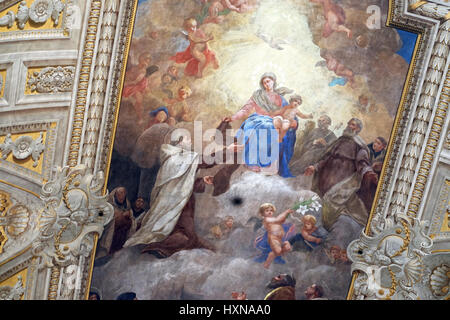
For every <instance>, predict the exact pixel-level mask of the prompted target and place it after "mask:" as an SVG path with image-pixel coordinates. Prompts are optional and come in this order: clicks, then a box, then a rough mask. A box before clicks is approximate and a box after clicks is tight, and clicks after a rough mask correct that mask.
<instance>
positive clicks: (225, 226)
mask: <svg viewBox="0 0 450 320" xmlns="http://www.w3.org/2000/svg"><path fill="white" fill-rule="evenodd" d="M233 226H234V218H233V217H232V216H227V217H226V218H225V219H224V220H222V221H221V222H220V223H218V224H216V225H214V226H212V227H211V229H209V231H210V233H211V237H212V238H213V239H222V238H223V237H226V236H228V235H229V234H230V232H231V231H232V230H233Z"/></svg>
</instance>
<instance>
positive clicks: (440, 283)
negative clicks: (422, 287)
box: [430, 264, 450, 296]
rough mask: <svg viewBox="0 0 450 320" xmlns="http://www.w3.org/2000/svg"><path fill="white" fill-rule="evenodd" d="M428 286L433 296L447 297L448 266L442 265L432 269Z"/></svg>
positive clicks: (449, 274) (449, 275)
mask: <svg viewBox="0 0 450 320" xmlns="http://www.w3.org/2000/svg"><path fill="white" fill-rule="evenodd" d="M430 285H431V290H432V291H433V294H434V295H436V296H445V295H448V294H449V287H450V266H448V265H446V264H443V265H441V266H439V267H437V268H436V269H434V270H433V273H432V274H431V278H430Z"/></svg>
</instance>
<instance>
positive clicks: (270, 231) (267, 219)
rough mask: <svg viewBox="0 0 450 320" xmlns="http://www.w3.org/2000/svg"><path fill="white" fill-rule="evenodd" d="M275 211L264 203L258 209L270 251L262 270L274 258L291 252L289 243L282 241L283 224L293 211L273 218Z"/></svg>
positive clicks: (270, 205) (269, 204) (268, 204)
mask: <svg viewBox="0 0 450 320" xmlns="http://www.w3.org/2000/svg"><path fill="white" fill-rule="evenodd" d="M275 211H276V208H275V206H274V205H273V204H271V203H264V204H262V205H261V206H260V208H259V214H260V215H261V216H262V217H263V226H264V228H265V229H266V231H267V240H268V242H269V245H270V249H271V250H272V251H271V252H270V253H269V255H268V256H267V260H266V261H265V262H264V268H266V269H267V268H269V266H270V264H271V263H272V261H273V260H274V259H275V258H276V257H278V256H281V255H283V254H284V253H286V252H288V251H291V250H292V248H291V244H290V243H289V241H283V237H284V229H283V223H284V222H285V221H286V218H287V217H288V215H289V214H290V213H293V212H294V211H293V210H291V209H288V210H286V211H284V212H283V213H281V214H279V215H278V216H276V217H275V216H274V214H275Z"/></svg>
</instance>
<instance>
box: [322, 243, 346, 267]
mask: <svg viewBox="0 0 450 320" xmlns="http://www.w3.org/2000/svg"><path fill="white" fill-rule="evenodd" d="M341 252H342V249H341V247H339V246H338V245H334V246H331V248H330V249H329V250H326V249H325V253H326V254H327V256H328V258H329V259H330V262H331V263H336V262H338V261H340V259H341Z"/></svg>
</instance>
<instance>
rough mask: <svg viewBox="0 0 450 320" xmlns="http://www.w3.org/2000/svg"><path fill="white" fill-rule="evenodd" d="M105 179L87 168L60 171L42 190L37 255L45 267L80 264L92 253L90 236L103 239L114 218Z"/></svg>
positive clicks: (35, 242) (79, 167) (34, 246)
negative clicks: (81, 260) (93, 235)
mask: <svg viewBox="0 0 450 320" xmlns="http://www.w3.org/2000/svg"><path fill="white" fill-rule="evenodd" d="M103 182H104V177H103V174H102V173H99V174H97V175H96V176H94V175H92V174H90V173H88V170H87V168H86V166H84V165H78V166H76V167H74V168H69V167H64V168H58V169H57V170H56V175H55V177H54V179H53V180H51V181H49V182H47V183H46V184H44V186H43V187H42V191H41V199H42V200H43V201H44V209H43V210H42V212H41V214H40V216H39V227H38V228H39V236H38V237H37V239H36V240H35V241H34V242H33V245H32V247H33V249H32V250H33V254H34V255H36V256H41V257H42V258H43V260H42V265H41V266H42V267H44V266H46V267H53V266H69V265H71V264H76V265H77V264H78V259H79V258H80V257H81V256H85V255H86V253H90V252H91V249H92V242H91V241H89V240H88V239H87V238H88V237H87V236H88V235H92V234H94V233H97V234H99V235H101V233H102V232H103V228H104V226H105V225H106V224H107V223H108V222H109V221H110V220H111V218H112V216H113V207H112V206H111V205H110V204H109V203H108V202H107V195H105V196H101V189H102V186H103Z"/></svg>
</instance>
